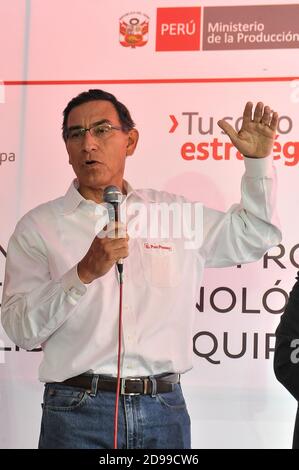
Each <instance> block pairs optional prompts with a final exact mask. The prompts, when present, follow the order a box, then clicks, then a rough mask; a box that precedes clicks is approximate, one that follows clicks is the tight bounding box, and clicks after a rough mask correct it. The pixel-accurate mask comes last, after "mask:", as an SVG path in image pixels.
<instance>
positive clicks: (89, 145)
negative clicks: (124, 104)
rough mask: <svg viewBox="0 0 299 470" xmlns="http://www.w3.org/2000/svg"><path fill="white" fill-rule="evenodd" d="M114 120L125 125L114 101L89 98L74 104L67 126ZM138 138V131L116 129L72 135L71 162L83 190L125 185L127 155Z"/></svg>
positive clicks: (117, 123)
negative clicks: (120, 119) (86, 100)
mask: <svg viewBox="0 0 299 470" xmlns="http://www.w3.org/2000/svg"><path fill="white" fill-rule="evenodd" d="M101 123H106V124H111V125H112V126H116V127H121V123H120V121H119V117H118V114H117V111H116V109H115V108H114V106H113V104H112V103H110V101H89V102H87V103H83V104H82V105H79V106H76V107H75V108H73V109H72V110H71V112H70V114H69V116H68V121H67V127H68V129H70V128H77V127H79V128H90V127H91V126H94V125H95V124H101ZM137 141H138V132H137V130H136V129H132V130H130V131H129V132H127V133H126V132H124V131H122V130H116V129H112V130H111V131H109V132H107V133H106V134H105V136H103V137H96V136H93V135H91V133H90V132H89V131H87V132H86V133H85V135H84V136H83V137H81V138H80V139H79V140H78V139H72V138H68V139H67V141H66V148H67V152H68V154H69V163H70V164H71V165H72V167H73V170H74V172H75V174H76V176H77V178H78V181H79V190H80V192H81V194H83V195H86V194H89V193H91V192H92V191H97V190H99V189H104V188H105V187H106V186H108V185H111V184H112V185H115V186H118V187H119V188H120V189H122V184H123V174H124V169H125V159H126V156H127V155H132V153H133V152H134V150H135V147H136V144H137Z"/></svg>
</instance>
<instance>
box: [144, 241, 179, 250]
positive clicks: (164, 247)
mask: <svg viewBox="0 0 299 470" xmlns="http://www.w3.org/2000/svg"><path fill="white" fill-rule="evenodd" d="M143 247H144V248H145V250H146V251H159V252H162V251H165V252H166V251H168V252H172V251H174V247H173V246H171V245H161V243H149V242H145V243H143Z"/></svg>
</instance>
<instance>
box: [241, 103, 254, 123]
mask: <svg viewBox="0 0 299 470" xmlns="http://www.w3.org/2000/svg"><path fill="white" fill-rule="evenodd" d="M252 109H253V103H252V102H251V101H247V103H246V105H245V108H244V112H243V125H244V124H248V123H249V122H251V121H252Z"/></svg>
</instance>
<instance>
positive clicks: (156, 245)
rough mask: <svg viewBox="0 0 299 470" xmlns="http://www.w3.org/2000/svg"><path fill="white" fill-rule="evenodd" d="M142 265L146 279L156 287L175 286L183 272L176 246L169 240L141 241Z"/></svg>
mask: <svg viewBox="0 0 299 470" xmlns="http://www.w3.org/2000/svg"><path fill="white" fill-rule="evenodd" d="M141 252H142V265H143V271H144V276H145V279H146V281H147V282H148V283H149V284H150V285H152V286H154V287H160V288H163V287H165V288H166V287H175V286H177V285H178V284H179V282H180V279H181V273H180V269H179V258H178V253H177V249H176V246H175V244H174V243H173V242H169V241H165V240H163V241H161V242H160V241H155V242H152V241H143V242H141Z"/></svg>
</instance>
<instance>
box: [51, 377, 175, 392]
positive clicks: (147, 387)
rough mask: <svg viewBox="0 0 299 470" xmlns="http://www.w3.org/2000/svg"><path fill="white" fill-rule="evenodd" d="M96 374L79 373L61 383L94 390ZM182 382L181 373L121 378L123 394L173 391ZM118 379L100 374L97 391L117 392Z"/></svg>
mask: <svg viewBox="0 0 299 470" xmlns="http://www.w3.org/2000/svg"><path fill="white" fill-rule="evenodd" d="M94 377H95V376H94V375H87V374H82V375H77V376H76V377H72V378H70V379H66V380H64V381H63V382H58V383H59V384H64V385H69V386H71V387H79V388H84V389H85V390H87V391H88V392H90V391H91V390H92V381H93V378H94ZM178 383H180V375H179V374H163V375H156V376H152V377H131V378H126V379H121V386H120V394H121V395H151V394H153V393H155V394H156V393H167V392H172V391H173V389H174V384H178ZM116 386H117V379H116V378H114V377H107V376H106V377H105V378H103V377H102V376H100V375H99V379H98V382H97V388H96V389H97V391H98V390H102V391H105V392H116Z"/></svg>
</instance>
